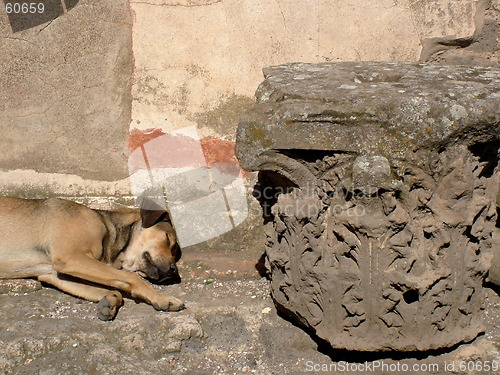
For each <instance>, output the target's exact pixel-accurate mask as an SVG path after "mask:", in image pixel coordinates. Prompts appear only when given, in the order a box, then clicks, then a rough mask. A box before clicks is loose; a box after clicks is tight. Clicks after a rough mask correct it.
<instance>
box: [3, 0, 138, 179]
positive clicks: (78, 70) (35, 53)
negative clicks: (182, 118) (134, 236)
mask: <svg viewBox="0 0 500 375" xmlns="http://www.w3.org/2000/svg"><path fill="white" fill-rule="evenodd" d="M4 3H7V2H4ZM56 3H58V4H59V6H60V4H61V2H57V1H51V2H46V5H47V13H46V14H48V13H50V12H49V6H48V5H49V4H56ZM66 3H71V4H72V5H75V4H76V3H78V4H76V5H75V6H69V5H67V7H66V12H63V11H62V8H61V9H60V11H61V12H60V14H59V13H57V12H52V13H53V14H52V18H53V19H52V20H45V22H44V23H41V24H40V23H39V22H37V18H38V15H33V14H31V15H27V16H26V17H24V18H23V19H20V20H16V19H12V17H10V18H9V17H8V16H7V14H6V13H5V12H4V11H2V12H0V50H1V51H2V53H1V55H0V133H1V134H2V137H1V140H0V149H1V150H2V153H1V155H0V169H3V170H13V169H30V170H36V171H38V172H47V173H53V172H57V173H66V174H76V175H78V176H80V177H82V178H84V179H96V180H106V181H112V180H117V179H120V178H124V177H126V176H127V156H128V149H127V147H126V140H127V136H128V130H129V124H130V120H131V100H132V99H131V74H132V33H131V27H132V17H131V13H130V7H129V3H128V1H127V0H106V1H91V0H80V1H66ZM37 4H38V3H37ZM3 6H4V4H2V9H3ZM40 21H43V19H41V20H40ZM103 161H105V162H103Z"/></svg>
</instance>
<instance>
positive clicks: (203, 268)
mask: <svg viewBox="0 0 500 375" xmlns="http://www.w3.org/2000/svg"><path fill="white" fill-rule="evenodd" d="M258 256H259V254H255V253H252V254H248V252H247V251H240V252H229V253H220V252H213V251H210V252H208V253H206V252H198V253H195V252H191V253H187V254H184V255H183V259H182V260H181V264H180V265H179V266H180V273H181V276H182V279H183V282H182V283H181V284H178V285H174V286H164V287H159V289H160V290H161V291H162V292H163V293H170V294H172V295H175V296H179V297H181V298H182V299H183V300H184V301H185V302H186V305H187V309H186V310H184V311H182V312H180V313H162V312H158V311H154V310H153V309H152V308H151V306H148V305H145V304H136V303H134V302H133V301H131V300H128V299H127V300H125V304H124V306H123V307H122V308H121V309H120V311H119V313H118V316H117V318H116V319H115V320H114V321H111V322H102V321H100V320H99V319H98V318H97V317H96V304H95V303H91V302H87V301H82V300H79V299H77V298H75V297H72V296H68V295H66V294H63V293H61V292H59V291H57V290H54V289H49V288H43V289H41V290H32V291H31V292H27V291H24V292H22V293H19V292H18V291H19V289H17V288H16V287H15V286H14V285H15V284H16V283H17V284H24V283H25V282H24V281H9V284H10V285H11V287H12V289H11V290H10V292H8V293H6V294H0V306H1V316H2V319H1V320H0V345H1V348H2V350H1V352H0V374H2V375H3V374H6V375H23V374H26V375H32V374H45V375H59V374H63V373H64V374H96V373H99V374H102V375H111V374H116V375H118V374H134V375H150V374H152V375H170V374H186V375H193V374H200V375H208V374H217V375H219V374H238V375H239V374H257V375H273V374H276V375H282V374H295V375H303V374H308V373H313V374H314V373H342V372H341V371H335V370H334V369H335V368H338V369H340V368H342V367H341V366H344V368H345V366H346V365H350V366H357V365H359V364H363V363H365V361H366V363H368V364H369V365H370V366H376V365H377V364H378V366H381V364H382V363H383V364H384V365H385V366H409V367H411V368H414V367H413V366H419V367H418V368H422V369H430V368H429V366H437V367H433V368H432V371H425V370H423V371H415V373H419V374H444V373H450V372H449V368H447V369H446V368H445V367H444V366H445V365H446V364H450V363H455V362H456V364H455V371H454V373H456V374H460V375H462V374H463V375H465V374H467V375H472V374H477V375H479V374H491V373H492V372H491V371H490V372H485V371H460V364H461V363H462V366H464V361H476V362H477V361H480V362H481V363H486V362H487V361H489V362H490V363H492V362H493V361H496V362H497V363H498V361H499V360H500V351H499V348H500V326H499V322H500V319H499V315H498V314H499V311H500V309H499V306H500V298H499V297H498V295H497V294H496V293H495V292H493V291H492V290H490V289H488V290H487V291H488V299H487V305H486V310H485V311H486V316H487V319H486V324H487V327H488V331H487V332H488V333H487V335H484V336H483V337H481V338H479V339H477V340H476V341H475V342H474V343H471V344H467V345H463V346H461V347H459V348H457V349H455V350H452V351H449V352H441V353H439V352H434V353H427V354H426V355H425V356H423V357H420V358H414V357H412V356H408V357H404V356H399V357H398V356H394V357H384V356H370V355H366V354H363V353H346V352H333V351H327V350H326V348H325V346H324V345H322V344H321V342H319V341H318V342H315V341H314V340H312V339H311V338H310V337H309V336H308V335H307V334H306V333H305V332H303V331H302V330H301V329H300V328H298V327H296V326H294V325H293V324H292V323H290V322H287V321H286V320H284V319H282V318H281V317H280V316H279V315H278V314H277V311H276V309H275V308H274V306H273V303H272V300H271V298H270V297H269V292H268V285H267V281H266V280H264V279H261V278H260V277H259V275H258V274H257V273H256V272H255V269H254V264H255V262H256V261H257V259H258ZM313 365H314V366H316V369H318V366H320V367H319V369H320V371H312V368H311V366H313ZM334 366H336V367H334ZM325 368H327V369H330V370H331V371H329V372H328V371H323V370H322V369H325ZM349 372H351V371H349ZM345 373H348V372H347V371H346V372H345ZM353 373H356V372H353ZM368 373H370V374H377V375H378V374H380V375H382V374H387V373H388V372H387V371H383V370H382V369H381V368H380V367H379V368H377V367H375V368H374V369H373V371H369V372H368ZM390 373H391V374H401V375H402V374H403V373H402V372H393V371H391V372H390Z"/></svg>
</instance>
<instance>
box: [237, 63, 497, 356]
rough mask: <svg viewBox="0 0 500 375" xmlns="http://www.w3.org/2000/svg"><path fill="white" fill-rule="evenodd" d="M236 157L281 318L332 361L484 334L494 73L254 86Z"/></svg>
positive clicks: (403, 68) (396, 67)
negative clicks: (252, 179) (313, 337)
mask: <svg viewBox="0 0 500 375" xmlns="http://www.w3.org/2000/svg"><path fill="white" fill-rule="evenodd" d="M264 74H265V76H266V80H265V81H264V82H263V83H262V84H261V86H260V87H259V89H258V90H257V100H258V103H257V104H256V105H255V106H254V107H253V109H252V110H250V111H249V112H248V114H247V115H246V116H245V117H244V118H242V120H241V121H240V126H239V129H238V140H237V156H238V159H239V160H240V163H241V165H242V166H243V167H244V168H246V169H248V170H253V171H254V170H261V171H264V172H263V173H261V181H260V184H259V185H258V186H257V189H256V192H257V193H256V195H257V196H258V198H260V200H261V202H262V205H263V207H264V210H265V215H266V218H265V220H266V222H267V223H266V228H265V230H266V233H267V237H268V243H267V252H266V253H267V268H268V272H269V274H270V277H271V290H272V295H273V298H274V301H275V303H276V305H277V306H278V308H279V309H280V310H281V311H283V312H284V313H285V314H288V315H289V316H291V317H293V319H295V320H296V321H297V322H299V323H300V324H301V325H303V326H305V327H308V328H310V329H312V330H313V331H315V333H316V334H317V335H318V336H319V337H321V338H323V339H325V340H327V341H328V342H329V343H330V344H331V345H332V346H333V347H334V348H338V349H349V350H367V351H386V350H402V351H415V350H428V349H437V348H441V347H450V346H453V345H455V344H457V343H459V342H464V341H470V340H472V339H474V338H475V337H476V336H477V335H478V333H480V332H481V331H482V330H483V325H482V313H481V309H482V303H483V290H482V283H483V279H484V276H485V274H486V273H487V271H488V268H489V266H490V262H491V257H492V256H491V249H492V232H493V228H494V226H495V222H496V217H497V214H496V202H495V201H496V196H497V193H498V186H499V174H498V149H499V141H498V134H499V133H500V113H499V112H498V107H499V105H500V95H499V79H500V72H499V71H498V70H497V69H493V68H468V67H443V66H431V65H423V64H397V63H338V64H288V65H282V66H277V67H271V68H267V69H265V70H264Z"/></svg>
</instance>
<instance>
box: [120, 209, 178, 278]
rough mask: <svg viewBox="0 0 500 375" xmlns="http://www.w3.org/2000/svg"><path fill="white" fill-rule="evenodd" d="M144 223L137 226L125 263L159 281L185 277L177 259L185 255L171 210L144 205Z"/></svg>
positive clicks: (128, 268) (124, 266) (147, 276)
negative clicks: (176, 233) (178, 239)
mask: <svg viewBox="0 0 500 375" xmlns="http://www.w3.org/2000/svg"><path fill="white" fill-rule="evenodd" d="M141 221H142V223H141V224H142V225H136V226H135V227H134V228H133V232H132V236H131V239H130V243H129V245H128V246H127V248H126V250H125V251H124V252H123V253H122V259H121V260H122V267H123V268H124V269H126V270H129V271H132V272H136V273H138V274H139V275H140V276H142V277H145V278H147V279H148V280H150V281H151V282H153V283H156V284H176V283H179V282H180V281H181V278H180V276H179V271H178V270H177V265H176V262H177V261H178V260H179V258H180V256H181V251H180V247H179V245H178V243H177V237H176V235H175V231H174V228H173V227H172V224H171V223H170V220H169V217H168V213H167V212H166V211H164V210H161V209H154V210H152V209H148V208H144V207H143V208H141Z"/></svg>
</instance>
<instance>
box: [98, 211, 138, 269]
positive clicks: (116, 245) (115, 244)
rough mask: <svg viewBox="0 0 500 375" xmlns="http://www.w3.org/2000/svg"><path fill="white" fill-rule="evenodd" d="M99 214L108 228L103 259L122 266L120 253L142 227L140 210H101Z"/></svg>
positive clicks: (116, 266) (117, 266)
mask: <svg viewBox="0 0 500 375" xmlns="http://www.w3.org/2000/svg"><path fill="white" fill-rule="evenodd" d="M99 214H100V215H101V217H102V221H103V223H104V225H106V228H107V233H106V236H105V237H104V240H103V252H102V259H101V260H102V261H104V262H106V263H108V264H110V265H113V266H114V267H115V268H121V267H120V266H121V261H120V259H119V255H120V254H121V253H122V252H123V250H124V249H125V248H126V247H127V246H128V245H129V243H130V240H131V238H132V236H133V235H134V233H136V232H140V231H141V229H142V227H141V222H140V214H139V212H138V211H124V212H122V211H99ZM115 264H116V265H115Z"/></svg>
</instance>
